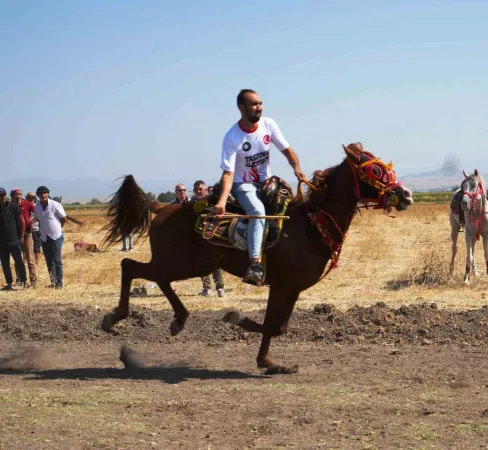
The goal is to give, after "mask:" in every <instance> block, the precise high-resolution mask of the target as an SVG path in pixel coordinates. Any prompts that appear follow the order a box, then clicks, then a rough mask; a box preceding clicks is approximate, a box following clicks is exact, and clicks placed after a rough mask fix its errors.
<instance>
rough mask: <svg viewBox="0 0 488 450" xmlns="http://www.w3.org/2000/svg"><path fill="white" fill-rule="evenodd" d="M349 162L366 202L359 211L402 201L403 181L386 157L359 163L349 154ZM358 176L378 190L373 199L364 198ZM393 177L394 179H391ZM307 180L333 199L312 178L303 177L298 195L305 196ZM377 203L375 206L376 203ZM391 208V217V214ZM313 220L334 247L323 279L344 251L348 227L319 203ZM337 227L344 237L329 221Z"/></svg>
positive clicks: (311, 214) (310, 214)
mask: <svg viewBox="0 0 488 450" xmlns="http://www.w3.org/2000/svg"><path fill="white" fill-rule="evenodd" d="M346 162H347V164H348V165H349V166H350V167H351V169H352V172H353V175H354V177H353V178H354V182H355V194H356V197H357V199H358V202H359V203H362V206H356V208H355V211H354V213H355V212H356V211H358V210H359V208H369V207H373V208H374V209H384V210H385V212H387V211H388V212H389V210H390V208H391V207H392V206H395V205H397V204H398V202H399V201H400V199H399V197H398V195H396V194H395V192H394V189H395V188H397V187H399V186H401V185H402V183H401V182H398V181H396V177H395V172H394V171H393V166H392V165H391V164H385V163H384V162H383V161H381V160H379V159H376V158H371V159H369V160H368V161H365V162H363V163H362V164H359V165H357V164H355V163H354V162H353V161H352V160H351V159H350V158H349V157H347V158H346ZM373 164H377V165H378V166H380V167H381V168H382V169H383V180H384V179H386V183H385V182H382V181H380V180H379V179H378V177H376V176H375V175H374V173H373V169H372V165H373ZM368 172H370V173H371V174H370V173H368ZM358 178H359V179H361V180H362V181H363V182H365V183H366V184H368V185H370V186H372V187H374V188H376V189H377V190H378V196H377V197H376V198H372V199H363V198H361V194H360V189H359V181H358ZM390 180H391V182H390ZM302 183H304V184H306V185H307V186H308V187H309V188H310V189H311V190H312V191H314V192H317V193H319V194H320V195H321V196H322V197H324V198H325V199H329V198H330V196H329V195H327V194H326V193H324V192H322V191H321V190H320V189H319V188H318V187H317V186H315V185H314V184H313V183H311V182H310V181H308V180H305V179H300V180H299V183H298V188H297V195H298V198H299V199H302V198H303V195H302V191H301V184H302ZM373 205H374V206H373ZM388 212H387V215H388V217H392V218H393V217H394V216H390V215H389V214H388ZM307 215H308V217H309V218H310V221H311V222H312V224H313V225H314V227H315V228H316V229H317V230H318V232H319V233H320V236H321V238H322V243H323V244H324V245H325V246H326V247H328V248H329V249H330V252H331V263H330V265H329V267H328V269H326V270H325V272H324V274H323V275H322V276H321V278H320V279H319V281H321V280H323V279H324V278H325V277H326V276H327V275H328V274H329V273H330V271H331V270H332V269H335V268H337V267H338V261H339V256H340V254H341V251H342V245H343V244H344V241H345V239H346V237H347V234H346V232H345V231H343V230H342V229H341V227H340V226H339V224H338V223H337V221H336V220H335V218H334V217H333V216H332V214H330V213H328V212H327V211H324V210H323V209H322V208H319V207H318V206H315V207H313V208H310V210H309V211H308V212H307ZM330 223H332V225H333V226H334V227H335V229H336V230H337V231H338V233H339V235H340V240H336V239H334V238H333V237H332V235H331V233H330V231H329V230H328V226H329V224H330Z"/></svg>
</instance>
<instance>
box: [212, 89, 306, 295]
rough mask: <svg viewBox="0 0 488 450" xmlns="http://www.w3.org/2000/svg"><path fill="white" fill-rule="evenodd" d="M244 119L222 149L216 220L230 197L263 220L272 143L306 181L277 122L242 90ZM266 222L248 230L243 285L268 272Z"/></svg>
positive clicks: (252, 95) (240, 103)
mask: <svg viewBox="0 0 488 450" xmlns="http://www.w3.org/2000/svg"><path fill="white" fill-rule="evenodd" d="M237 107H238V108H239V111H240V112H241V119H240V120H239V121H238V122H236V123H235V124H234V125H233V126H232V127H231V128H230V130H229V131H228V132H227V133H226V135H225V137H224V141H223V146H222V160H221V164H220V168H221V169H222V170H223V174H222V179H221V194H220V197H219V201H218V203H217V204H216V205H215V207H214V208H213V210H212V214H213V215H215V216H217V217H218V216H222V215H223V214H224V213H225V206H226V203H227V198H228V197H229V194H232V195H233V196H234V197H235V199H236V200H237V201H238V202H239V204H240V206H241V207H242V208H243V209H244V211H245V212H246V214H249V215H257V216H264V215H265V214H266V213H265V207H264V204H263V202H262V200H261V199H260V197H259V191H260V189H261V187H262V185H263V184H264V182H265V181H266V180H267V179H268V178H269V177H270V176H271V170H270V164H269V158H270V144H271V143H272V144H273V145H274V146H275V147H276V148H277V149H278V150H279V151H281V153H283V155H285V157H286V159H287V160H288V162H289V164H290V166H291V167H293V170H294V171H295V175H296V177H297V178H298V180H299V181H300V179H306V175H305V174H304V173H303V171H302V170H301V169H300V163H299V161H298V157H297V155H296V153H295V152H294V151H293V149H292V148H291V147H290V145H289V144H288V142H287V140H286V139H285V138H284V137H283V134H282V133H281V130H280V128H279V127H278V125H277V124H276V122H275V121H274V120H272V119H270V118H269V117H262V112H263V102H262V100H261V97H260V96H259V95H258V93H257V92H255V91H253V90H251V89H242V90H241V91H240V92H239V95H238V96H237ZM264 229H265V219H252V220H250V223H249V229H248V251H249V258H250V261H251V265H250V266H249V267H248V269H247V270H246V273H245V275H244V281H245V282H247V283H250V284H255V285H258V286H259V285H262V284H263V283H264V280H265V276H266V274H265V270H264V267H263V266H262V265H261V254H262V243H263V235H264Z"/></svg>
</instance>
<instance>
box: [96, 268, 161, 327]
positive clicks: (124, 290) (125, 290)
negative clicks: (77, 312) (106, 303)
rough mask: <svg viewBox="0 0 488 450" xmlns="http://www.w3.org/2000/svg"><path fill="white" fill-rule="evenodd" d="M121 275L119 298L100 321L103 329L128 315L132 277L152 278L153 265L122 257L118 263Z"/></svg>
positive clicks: (150, 279) (151, 279)
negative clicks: (115, 305) (116, 304)
mask: <svg viewBox="0 0 488 450" xmlns="http://www.w3.org/2000/svg"><path fill="white" fill-rule="evenodd" d="M120 266H121V271H122V276H121V288H120V300H119V304H118V306H117V307H116V308H115V309H114V310H113V311H112V312H110V313H107V314H105V316H104V318H103V322H102V328H103V330H104V331H109V330H110V329H111V328H112V327H113V326H114V325H115V324H116V323H117V322H119V321H120V320H123V319H126V318H127V316H128V315H129V296H130V287H131V283H132V280H133V279H134V278H143V279H145V280H149V281H155V280H154V270H153V269H154V266H153V265H152V264H151V263H141V262H138V261H134V260H133V259H129V258H124V259H123V260H122V262H121V263H120Z"/></svg>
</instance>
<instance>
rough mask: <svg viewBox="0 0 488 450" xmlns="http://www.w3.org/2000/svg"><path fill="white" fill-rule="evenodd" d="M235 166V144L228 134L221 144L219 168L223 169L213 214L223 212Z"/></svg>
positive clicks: (230, 188) (232, 180)
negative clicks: (219, 190) (218, 195)
mask: <svg viewBox="0 0 488 450" xmlns="http://www.w3.org/2000/svg"><path fill="white" fill-rule="evenodd" d="M235 166H236V146H235V144H234V143H233V142H232V138H231V136H230V135H229V134H226V135H225V137H224V142H223V144H222V160H221V163H220V168H221V169H222V170H223V173H222V179H221V192H220V197H219V201H218V202H217V204H216V205H215V208H214V214H216V215H221V214H224V213H225V205H226V203H227V198H228V197H229V194H230V191H231V190H232V183H233V182H234V170H235Z"/></svg>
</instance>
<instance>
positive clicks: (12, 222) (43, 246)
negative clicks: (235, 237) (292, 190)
mask: <svg viewBox="0 0 488 450" xmlns="http://www.w3.org/2000/svg"><path fill="white" fill-rule="evenodd" d="M211 189H212V187H211V186H209V187H208V188H207V186H206V184H205V182H204V181H202V180H197V181H195V183H194V184H193V195H192V196H191V198H190V197H189V196H188V194H187V189H186V187H185V185H184V184H177V185H176V187H175V194H176V198H175V199H174V200H173V201H172V202H171V204H177V203H184V202H188V201H190V200H194V199H198V198H202V197H205V196H206V195H208V194H211ZM66 220H67V217H66V212H65V211H64V208H63V206H62V205H61V203H59V202H57V201H54V200H52V199H51V198H50V197H49V189H48V188H47V187H46V186H39V188H37V191H36V193H35V194H34V193H33V192H29V193H27V195H26V196H25V198H24V197H23V193H22V190H21V189H18V188H15V189H12V190H11V191H10V198H9V197H7V191H6V190H5V189H3V188H0V260H1V264H2V269H3V273H4V276H5V281H6V285H5V287H3V288H2V289H1V290H4V291H11V290H15V288H14V285H15V286H19V287H22V288H24V289H28V288H31V287H36V286H37V278H38V270H39V266H40V262H41V251H42V253H43V254H44V259H45V261H46V265H47V269H48V272H49V277H50V282H51V284H50V287H53V288H55V289H62V288H63V287H64V281H63V259H62V248H63V243H64V232H63V227H64V225H65V223H66ZM133 248H134V239H133V235H127V236H122V249H121V251H123V252H126V251H132V250H133ZM10 258H12V259H13V260H14V267H15V283H14V278H13V274H12V270H11V268H10ZM26 265H27V270H26ZM27 273H28V274H29V282H28V281H27ZM212 278H213V280H214V284H215V289H216V291H217V295H218V296H219V297H225V295H226V294H225V287H224V280H223V276H222V269H217V270H215V271H214V272H213V273H212ZM202 284H203V286H202V291H201V292H200V295H202V296H209V295H212V293H213V291H212V282H211V279H210V276H206V277H202Z"/></svg>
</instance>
